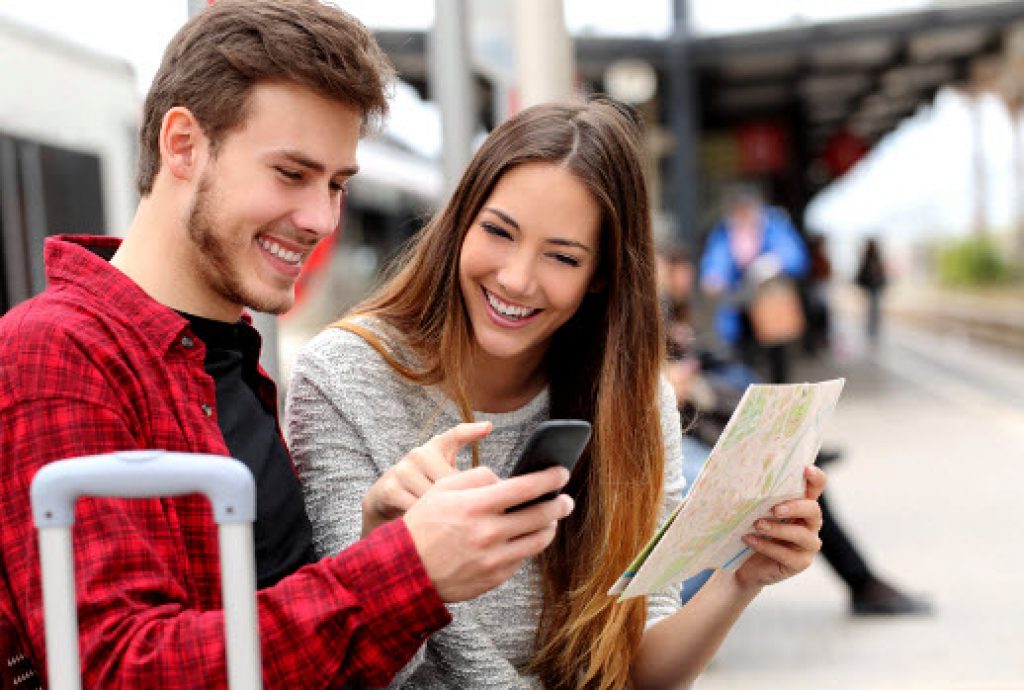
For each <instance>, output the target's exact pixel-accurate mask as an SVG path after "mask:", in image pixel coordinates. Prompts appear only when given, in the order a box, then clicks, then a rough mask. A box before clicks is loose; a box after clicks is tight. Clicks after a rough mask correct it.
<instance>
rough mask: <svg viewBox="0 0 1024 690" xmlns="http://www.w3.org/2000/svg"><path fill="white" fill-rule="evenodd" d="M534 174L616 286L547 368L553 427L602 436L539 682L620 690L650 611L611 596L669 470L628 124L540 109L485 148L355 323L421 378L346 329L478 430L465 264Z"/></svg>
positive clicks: (648, 236)
mask: <svg viewBox="0 0 1024 690" xmlns="http://www.w3.org/2000/svg"><path fill="white" fill-rule="evenodd" d="M527 162H549V163H552V164H556V165H560V166H563V167H564V168H566V169H567V170H569V171H570V172H571V173H572V174H573V175H575V176H576V177H577V178H578V179H579V180H580V181H581V182H582V183H583V184H584V185H586V187H587V188H588V189H589V190H590V192H591V194H592V195H593V198H594V200H595V201H596V203H597V204H598V206H599V207H600V208H601V216H602V221H601V239H600V242H601V247H600V255H599V256H600V259H599V261H600V264H599V268H598V272H599V279H600V280H601V281H603V283H604V286H605V287H604V289H603V290H601V291H600V292H592V293H588V295H587V296H586V297H585V298H584V301H583V303H582V305H581V306H580V308H579V309H578V310H577V312H576V314H575V315H573V317H572V318H571V319H570V320H569V321H568V322H566V323H565V325H563V326H562V327H561V328H560V329H559V330H558V332H557V333H556V334H555V336H554V338H553V340H552V344H551V346H550V348H549V350H548V354H547V362H546V366H547V371H548V383H549V390H550V396H551V417H552V418H580V419H586V420H589V421H590V422H591V423H592V424H593V425H594V437H593V441H592V442H591V444H590V446H589V447H588V449H587V452H586V453H585V455H584V457H583V458H582V459H581V461H580V463H579V464H578V465H577V470H576V472H575V473H574V475H573V478H572V480H570V483H569V487H568V491H569V492H570V493H571V494H572V495H573V497H574V498H575V500H576V509H575V511H574V512H573V514H572V515H571V516H570V517H569V518H567V519H566V520H564V521H563V523H562V524H561V526H560V527H559V530H558V535H557V536H556V538H555V541H554V543H553V544H552V545H551V546H550V547H549V548H548V549H547V550H545V551H544V552H543V553H542V554H541V555H540V556H539V557H538V561H539V566H540V570H541V573H542V588H543V602H542V611H541V617H540V625H539V628H538V630H537V636H536V641H535V644H536V654H535V656H534V660H533V663H532V667H533V668H532V670H533V671H534V672H536V673H537V674H538V676H539V677H540V678H541V679H542V681H543V683H544V686H545V687H546V688H549V689H551V690H555V689H557V690H561V689H563V688H566V689H568V688H586V689H593V690H598V689H600V690H612V689H615V690H620V689H621V688H623V687H628V686H629V685H630V679H629V674H630V667H631V665H632V662H633V658H634V656H635V654H636V651H637V648H638V646H639V644H640V639H641V637H642V635H643V628H644V621H645V612H646V602H645V600H643V599H634V600H631V601H628V602H625V603H622V604H616V603H615V600H614V599H613V598H611V597H609V596H607V594H606V591H607V589H608V588H609V587H610V586H611V585H612V584H613V583H614V582H615V580H616V579H617V578H618V576H619V575H621V574H622V572H623V570H625V568H626V566H627V565H628V564H629V561H630V559H631V558H632V556H633V555H634V554H635V553H636V552H637V551H638V550H639V548H640V547H641V546H642V545H643V544H644V543H645V542H646V540H647V539H648V537H650V535H651V533H652V532H653V530H654V528H655V521H656V519H657V514H656V513H657V511H656V510H655V509H654V508H653V506H657V505H659V501H660V498H661V492H662V486H663V476H664V462H665V457H664V445H663V440H662V437H661V427H660V423H659V413H658V374H659V370H660V366H661V362H662V338H661V333H660V327H659V316H658V300H657V296H656V289H655V271H654V251H653V240H652V233H651V223H650V214H649V209H648V202H647V187H646V183H645V180H644V176H643V172H642V169H641V165H640V153H639V130H638V127H637V119H636V117H635V115H634V114H633V113H632V111H630V110H628V109H626V107H625V106H621V105H619V104H617V103H615V102H613V101H611V100H609V99H606V98H597V99H594V100H591V101H590V102H587V103H573V104H545V105H540V106H535V107H533V108H529V109H527V110H524V111H522V112H520V113H519V114H517V115H516V116H514V117H512V118H511V119H509V120H507V121H506V122H505V123H503V124H502V125H501V126H499V127H498V128H497V129H495V130H494V132H493V133H492V134H491V135H490V137H488V138H487V140H486V141H485V142H484V144H483V146H481V148H480V150H479V151H478V152H477V154H476V155H475V156H474V158H473V160H472V161H471V162H470V164H469V167H468V168H467V170H466V172H465V174H464V175H463V176H462V179H461V181H460V182H459V184H458V186H457V187H456V189H455V191H454V192H453V194H452V197H451V199H450V200H449V202H448V203H447V205H446V206H445V207H444V208H443V209H442V210H441V211H440V212H439V213H438V214H437V215H436V216H435V217H434V218H433V219H432V220H431V221H430V222H429V223H428V224H427V225H426V227H424V229H423V230H422V231H421V232H420V233H419V234H418V235H417V237H416V238H415V239H414V240H413V243H412V244H411V245H410V247H409V248H408V249H407V251H406V253H405V254H404V256H403V258H402V260H401V261H400V262H399V263H398V265H397V269H396V270H395V271H393V272H392V277H391V278H390V279H389V280H388V281H387V282H386V283H385V284H384V285H383V286H382V287H381V288H380V289H379V290H378V291H377V292H376V293H375V294H374V295H372V296H371V297H370V298H369V299H368V300H367V301H365V302H364V303H363V304H361V305H360V306H359V307H357V308H356V310H355V312H354V315H359V314H369V315H372V316H374V317H377V318H378V319H381V320H382V321H383V322H384V323H385V324H387V326H389V327H390V328H388V329H387V330H388V331H389V334H390V333H391V331H392V330H393V331H394V333H393V335H394V336H395V337H396V338H397V339H398V341H399V342H400V343H401V344H402V345H404V346H406V347H409V348H410V349H411V350H412V351H413V352H414V353H415V354H416V357H417V359H418V363H419V364H420V365H421V366H419V367H417V368H413V367H410V366H407V365H405V364H402V363H401V362H398V361H397V358H396V356H395V354H394V353H393V352H389V348H388V347H387V346H386V345H385V344H384V343H383V342H382V341H381V338H380V337H377V336H375V335H374V334H373V333H372V332H370V331H369V330H368V329H366V328H363V327H360V326H359V325H357V324H355V323H353V322H352V321H351V320H343V321H341V322H338V323H337V324H335V325H336V326H339V327H342V328H347V329H348V330H351V331H354V332H356V333H358V334H359V335H361V336H363V337H364V338H366V339H367V341H368V342H370V344H371V345H373V346H374V347H375V348H376V349H377V350H378V351H379V352H380V353H381V354H382V355H383V356H384V357H385V359H387V361H388V362H389V363H390V364H391V365H392V366H393V367H394V368H395V369H396V370H398V371H399V372H401V373H402V374H403V375H404V376H406V377H408V378H410V379H412V380H414V381H416V382H419V383H423V384H431V383H441V384H442V385H443V386H444V387H445V388H446V390H447V391H448V392H449V395H451V396H452V397H453V398H454V400H455V401H456V403H457V404H458V405H459V408H460V409H461V410H462V413H463V416H464V417H465V418H466V419H467V420H469V419H470V418H471V416H472V411H471V406H470V404H469V401H468V399H467V396H466V393H465V391H466V389H467V388H466V384H465V380H464V376H465V373H464V372H465V369H466V367H465V366H464V363H465V362H467V361H468V355H469V350H470V347H471V333H470V325H469V321H468V317H467V316H466V313H465V307H464V304H463V296H462V294H461V292H460V289H459V280H458V266H459V255H460V251H461V247H462V242H463V238H464V237H465V234H466V232H467V230H468V229H469V227H470V225H471V223H472V222H473V220H474V219H475V218H476V216H477V214H478V213H479V211H480V209H481V207H482V205H483V204H484V203H485V201H486V200H487V198H488V197H489V196H490V194H491V191H492V190H493V189H494V187H495V185H496V184H497V182H498V180H499V179H500V178H501V176H502V175H504V174H505V173H506V172H507V171H509V170H510V169H512V168H514V167H515V166H517V165H521V164H523V163H527ZM389 337H390V335H389ZM671 460H672V461H678V459H677V458H672V459H671Z"/></svg>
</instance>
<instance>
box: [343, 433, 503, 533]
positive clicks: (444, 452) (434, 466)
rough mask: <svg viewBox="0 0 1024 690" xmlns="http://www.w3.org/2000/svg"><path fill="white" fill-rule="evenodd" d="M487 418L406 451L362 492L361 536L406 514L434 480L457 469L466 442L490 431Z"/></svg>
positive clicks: (482, 436)
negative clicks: (456, 465)
mask: <svg viewBox="0 0 1024 690" xmlns="http://www.w3.org/2000/svg"><path fill="white" fill-rule="evenodd" d="M491 429H492V424H491V423H490V422H475V423H473V424H459V425H458V426H454V427H452V428H451V429H449V430H448V431H446V432H444V433H443V434H438V435H437V436H434V437H433V438H431V439H430V440H429V441H427V442H426V443H424V444H423V445H422V446H417V447H416V448H413V449H412V450H410V451H409V453H408V454H407V455H406V456H405V457H404V458H402V459H401V460H400V461H399V462H398V463H397V464H395V465H393V466H392V467H390V468H389V469H388V470H387V471H386V472H385V473H384V474H382V475H381V477H380V479H378V480H377V481H376V482H374V484H373V486H371V487H370V490H369V491H367V492H366V495H365V496H363V536H364V537H365V536H366V535H368V534H369V533H370V532H372V531H373V530H374V529H376V528H377V527H379V526H380V525H383V524H384V523H385V522H390V521H391V520H394V519H395V518H399V517H402V516H403V515H405V511H407V510H409V508H410V507H412V504H413V503H415V502H416V501H417V500H419V497H420V496H422V495H423V494H425V493H426V492H427V489H429V488H430V487H431V486H433V485H434V482H436V481H437V480H439V479H441V478H442V477H446V476H448V475H449V474H453V473H455V472H457V471H458V470H457V469H456V467H455V459H456V457H457V456H458V453H459V450H461V449H462V447H463V446H465V445H466V444H469V443H472V442H474V441H479V440H480V439H482V438H484V437H485V436H487V434H489V433H491Z"/></svg>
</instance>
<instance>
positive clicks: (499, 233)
mask: <svg viewBox="0 0 1024 690" xmlns="http://www.w3.org/2000/svg"><path fill="white" fill-rule="evenodd" d="M480 227H482V228H483V229H484V232H486V233H488V234H491V235H494V236H495V237H504V238H505V239H512V234H511V233H510V232H509V231H508V230H506V229H505V228H503V227H501V226H500V225H495V224H494V223H487V222H483V223H480Z"/></svg>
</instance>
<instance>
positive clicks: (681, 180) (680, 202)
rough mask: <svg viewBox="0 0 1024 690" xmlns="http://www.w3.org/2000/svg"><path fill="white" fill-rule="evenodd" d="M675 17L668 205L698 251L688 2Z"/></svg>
mask: <svg viewBox="0 0 1024 690" xmlns="http://www.w3.org/2000/svg"><path fill="white" fill-rule="evenodd" d="M675 15H676V24H675V31H674V32H673V35H672V37H671V38H670V39H669V40H668V42H667V43H666V48H665V50H666V52H667V59H666V60H665V64H666V65H667V71H668V74H667V77H668V78H667V87H668V88H667V89H666V92H667V93H666V106H665V107H666V109H667V119H668V124H669V130H670V131H671V133H672V138H673V139H674V142H675V144H674V147H673V151H672V156H671V159H670V166H669V169H670V173H669V179H668V184H667V185H666V186H665V193H666V194H667V195H668V204H666V205H667V206H668V207H669V208H670V209H671V210H672V214H673V215H674V216H675V221H676V233H677V236H678V238H679V240H680V241H681V242H682V243H683V244H684V245H686V246H687V247H689V248H690V249H691V250H693V251H696V249H697V244H698V242H699V241H700V236H699V232H698V227H697V222H698V218H699V213H698V208H697V184H698V179H697V104H696V99H695V96H694V89H693V65H692V64H691V59H690V36H689V28H688V22H687V0H675Z"/></svg>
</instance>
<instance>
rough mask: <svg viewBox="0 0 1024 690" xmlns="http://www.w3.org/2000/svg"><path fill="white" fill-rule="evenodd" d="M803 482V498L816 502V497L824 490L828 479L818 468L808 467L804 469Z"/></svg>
mask: <svg viewBox="0 0 1024 690" xmlns="http://www.w3.org/2000/svg"><path fill="white" fill-rule="evenodd" d="M804 480H806V482H807V488H806V490H805V493H804V496H805V497H806V498H809V499H811V500H812V501H817V500H818V496H821V492H822V491H824V490H825V484H826V483H828V477H827V476H826V475H825V473H824V472H822V471H821V468H820V467H817V466H815V465H808V466H807V467H805V468H804Z"/></svg>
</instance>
